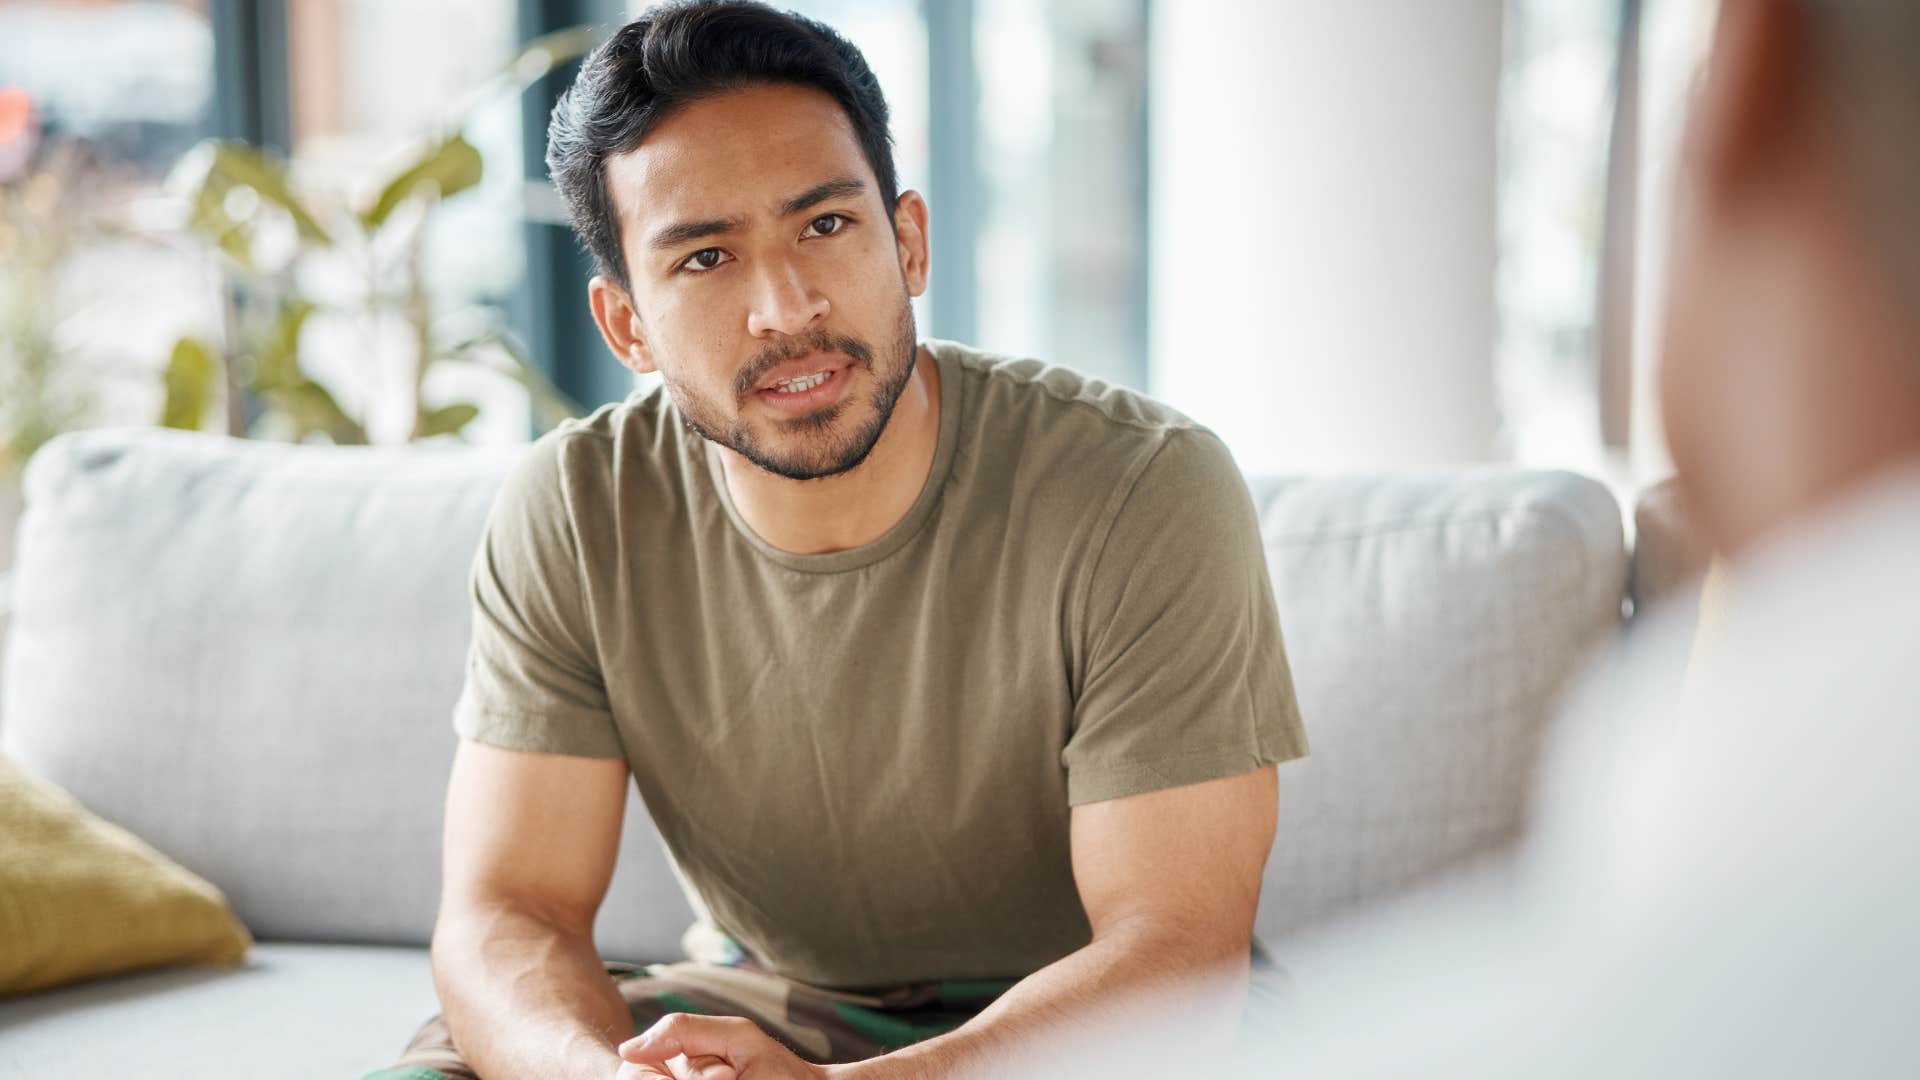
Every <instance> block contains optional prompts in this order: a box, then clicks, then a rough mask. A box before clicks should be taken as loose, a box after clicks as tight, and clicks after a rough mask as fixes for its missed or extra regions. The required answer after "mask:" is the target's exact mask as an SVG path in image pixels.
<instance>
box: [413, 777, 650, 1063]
mask: <svg viewBox="0 0 1920 1080" xmlns="http://www.w3.org/2000/svg"><path fill="white" fill-rule="evenodd" d="M628 776H629V773H628V771H627V765H626V763H625V762H624V761H618V760H602V759H598V758H585V757H569V756H565V755H560V754H533V753H521V752H517V751H512V750H502V749H499V748H496V747H492V746H488V745H485V744H483V743H477V742H473V741H471V740H464V739H463V740H462V741H461V743H460V749H459V752H458V754H457V755H456V756H455V758H454V766H453V776H452V780H451V782H450V783H449V785H448V790H447V821H446V840H445V850H444V853H443V860H442V861H443V869H442V885H441V895H440V917H439V920H438V922H437V923H436V924H435V926H434V931H433V950H432V953H433V981H434V987H435V989H436V990H437V991H438V992H439V995H440V1002H441V1008H442V1012H443V1015H444V1016H445V1018H446V1023H447V1028H448V1031H449V1032H450V1033H451V1034H452V1036H453V1038H454V1041H455V1043H456V1044H457V1045H458V1047H459V1049H460V1052H461V1055H462V1056H463V1057H464V1058H465V1060H466V1061H467V1063H468V1064H469V1065H471V1066H472V1067H473V1069H474V1071H475V1072H476V1073H479V1074H480V1075H482V1076H518V1077H529V1078H531V1077H581V1078H586V1077H595V1078H600V1080H606V1078H610V1077H612V1076H613V1075H614V1074H615V1072H616V1071H617V1070H618V1069H619V1067H620V1057H619V1055H618V1054H617V1053H616V1052H615V1050H614V1048H615V1047H616V1046H618V1045H619V1043H620V1041H621V1040H623V1039H625V1038H627V1037H628V1036H630V1035H632V1034H633V1020H632V1016H631V1014H629V1013H628V1011H627V1007H626V1003H625V1002H624V1001H623V1000H622V999H621V997H620V994H619V992H618V991H616V990H615V989H614V986H613V982H612V980H611V979H609V978H608V977H607V973H606V969H605V968H604V967H602V966H601V963H600V957H599V954H598V953H597V951H596V950H595V948H594V944H593V918H594V915H595V913H596V912H597V911H598V910H599V908H600V902H601V900H602V899H604V898H605V896H606V892H607V884H608V882H609V881H610V880H611V879H612V877H613V867H614V862H615V859H616V858H617V854H618V851H619V845H620V821H621V812H622V810H623V809H624V807H625V804H626V785H627V778H628Z"/></svg>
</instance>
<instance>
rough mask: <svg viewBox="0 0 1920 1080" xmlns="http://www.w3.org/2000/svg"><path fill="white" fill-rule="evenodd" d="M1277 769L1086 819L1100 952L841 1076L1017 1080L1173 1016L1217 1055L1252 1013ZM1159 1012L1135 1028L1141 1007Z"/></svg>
mask: <svg viewBox="0 0 1920 1080" xmlns="http://www.w3.org/2000/svg"><path fill="white" fill-rule="evenodd" d="M1277 805H1278V804H1277V785H1276V777H1275V770H1274V768H1273V766H1271V765H1269V766H1267V767H1266V768H1263V769H1258V770H1255V771H1253V772H1249V773H1245V774H1242V775H1240V776H1233V777H1226V778H1223V779H1219V780H1210V781H1206V782H1204V783H1199V784H1191V785H1186V786H1183V787H1176V788H1168V789H1165V790H1162V791H1155V792H1149V793H1147V794H1144V795H1135V796H1131V797H1128V798H1124V799H1113V800H1109V801H1106V802H1097V803H1089V804H1086V805H1083V806H1079V807H1076V808H1075V809H1074V811H1073V820H1072V845H1073V873H1074V880H1075V882H1076V884H1077V885H1078V887H1079V890H1080V897H1081V901H1082V903H1084V904H1085V905H1086V909H1087V917H1088V919H1089V921H1091V922H1092V924H1093V940H1092V942H1090V943H1089V944H1088V945H1086V946H1085V947H1084V948H1081V949H1079V950H1077V951H1075V952H1073V953H1071V954H1069V955H1067V956H1065V957H1062V958H1061V959H1059V960H1057V961H1055V962H1054V963H1052V964H1049V965H1048V966H1046V967H1044V968H1041V969H1040V970H1039V971H1036V972H1034V973H1033V974H1032V975H1030V976H1028V977H1027V978H1025V979H1022V980H1021V981H1020V982H1019V983H1017V984H1015V985H1014V986H1013V988H1012V989H1010V990H1008V991H1007V992H1006V993H1005V994H1003V995H1001V997H1000V999H999V1000H997V1001H995V1002H994V1003H993V1005H992V1006H990V1007H988V1008H987V1009H985V1010H983V1011H982V1012H981V1013H980V1015H978V1016H976V1017H974V1018H973V1019H972V1020H970V1021H968V1022H967V1023H966V1024H964V1025H962V1026H961V1027H959V1028H958V1029H956V1030H954V1031H952V1032H950V1033H948V1034H946V1035H942V1036H940V1037H938V1038H935V1039H930V1040H928V1041H926V1042H923V1043H920V1044H917V1045H915V1046H911V1047H908V1048H906V1049H904V1050H898V1051H895V1052H894V1053H891V1054H888V1055H886V1056H885V1057H881V1058H875V1059H873V1060H871V1061H868V1062H863V1063H860V1064H857V1065H850V1066H845V1067H843V1068H842V1069H841V1070H839V1071H840V1073H841V1075H842V1076H843V1078H844V1080H908V1078H914V1080H918V1078H921V1077H944V1076H950V1075H954V1074H956V1073H965V1074H969V1075H971V1074H989V1075H990V1074H993V1073H995V1072H1000V1073H1003V1074H1009V1075H1012V1074H1017V1073H1018V1070H1020V1068H1021V1067H1022V1066H1025V1065H1029V1064H1031V1062H1030V1061H1029V1060H1028V1054H1029V1053H1030V1052H1032V1050H1033V1049H1034V1048H1036V1047H1040V1048H1044V1047H1045V1046H1046V1045H1047V1042H1048V1040H1052V1039H1058V1038H1064V1037H1071V1036H1072V1035H1074V1034H1076V1033H1080V1034H1085V1033H1089V1032H1095V1033H1097V1032H1100V1031H1102V1030H1105V1031H1107V1032H1109V1033H1111V1032H1114V1031H1117V1030H1122V1029H1123V1026H1132V1025H1133V1024H1134V1023H1135V1022H1136V1021H1140V1020H1144V1021H1147V1022H1149V1023H1152V1022H1154V1021H1165V1020H1167V1019H1168V1016H1167V1012H1168V1010H1172V1011H1174V1012H1177V1013H1179V1014H1181V1016H1182V1017H1183V1018H1184V1019H1187V1020H1197V1021H1198V1022H1199V1023H1200V1024H1201V1025H1202V1027H1201V1033H1202V1035H1203V1036H1204V1037H1206V1038H1207V1041H1208V1042H1209V1043H1210V1044H1211V1045H1212V1046H1213V1047H1215V1048H1220V1047H1224V1046H1226V1045H1227V1044H1229V1043H1230V1042H1231V1040H1232V1036H1233V1032H1234V1031H1235V1030H1236V1028H1237V1026H1238V1024H1239V1020H1240V1013H1241V1010H1242V1009H1243V1008H1244V1007H1245V1004H1246V994H1247V980H1248V977H1249V970H1248V969H1249V953H1250V951H1251V945H1252V940H1253V922H1254V915H1255V912H1256V910H1257V908H1258V906H1259V899H1260V875H1261V871H1262V870H1263V869H1264V868H1265V867H1266V862H1267V853H1268V851H1269V849H1270V848H1271V847H1272V846H1273V836H1274V819H1275V815H1276V813H1277ZM1150 993H1159V994H1162V995H1170V996H1162V997H1160V998H1159V999H1157V1000H1154V1001H1152V1002H1151V1003H1150V1004H1149V1003H1142V1004H1143V1005H1144V1006H1145V1007H1147V1008H1149V1009H1151V1010H1152V1012H1149V1013H1148V1014H1146V1015H1143V1016H1131V1015H1129V1011H1128V1010H1129V1008H1130V1007H1131V1006H1133V1005H1134V1004H1135V1003H1136V1001H1137V1000H1138V999H1139V997H1140V995H1142V994H1150Z"/></svg>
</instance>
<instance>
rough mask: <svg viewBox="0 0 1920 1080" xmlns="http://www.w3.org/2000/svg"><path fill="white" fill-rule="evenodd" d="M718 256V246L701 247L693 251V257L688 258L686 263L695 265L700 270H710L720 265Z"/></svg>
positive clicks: (719, 254) (719, 252)
mask: <svg viewBox="0 0 1920 1080" xmlns="http://www.w3.org/2000/svg"><path fill="white" fill-rule="evenodd" d="M720 257H721V251H720V249H719V248H702V249H701V250H699V251H696V252H694V253H693V257H692V258H690V259H688V260H687V263H688V265H690V266H696V267H698V268H700V269H702V270H711V269H713V268H714V267H716V266H719V265H720Z"/></svg>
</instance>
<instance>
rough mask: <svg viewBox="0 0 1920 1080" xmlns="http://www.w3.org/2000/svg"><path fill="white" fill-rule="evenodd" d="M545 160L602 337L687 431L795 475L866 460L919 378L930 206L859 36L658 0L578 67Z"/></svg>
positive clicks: (737, 1)
mask: <svg viewBox="0 0 1920 1080" xmlns="http://www.w3.org/2000/svg"><path fill="white" fill-rule="evenodd" d="M547 165H548V169H549V171H550V172H551V173H552V175H553V179H554V183H555V185H556V186H557V187H558V188H559V190H560V193H561V195H562V196H563V198H564V199H565V200H566V203H567V207H568V211H569V213H570V215H571V217H572V220H573V224H574V227H575V229H576V231H577V232H578V233H579V234H580V237H581V239H582V241H583V242H584V243H585V244H586V246H587V248H588V250H589V251H590V252H591V253H592V255H593V257H594V260H595V262H596V264H597V268H598V271H599V272H598V275H597V276H596V277H595V278H594V279H593V282H592V284H591V286H590V289H589V292H590V299H591V303H592V307H593V314H594V319H595V321H596V322H597V323H598V324H599V326H600V330H601V333H602V334H603V336H604V337H605V338H606V341H607V345H608V347H609V348H610V349H612V351H613V353H614V355H615V356H616V357H618V358H619V359H620V361H621V363H623V364H625V365H627V366H628V367H630V368H632V369H633V370H635V371H637V372H652V371H658V372H660V374H661V377H662V378H663V380H664V381H665V383H666V387H667V391H668V393H669V394H670V395H671V396H672V398H673V401H674V404H675V405H676V406H677V407H678V408H679V410H680V412H681V414H682V415H683V416H684V417H685V419H686V421H687V424H688V426H689V427H691V428H693V429H694V430H695V431H697V432H699V433H700V434H701V435H702V436H704V437H705V438H707V439H709V440H711V441H713V442H715V443H717V444H719V445H721V446H724V447H727V448H729V449H731V450H733V451H734V452H736V453H738V454H739V455H741V456H742V457H744V458H745V459H747V460H748V461H750V462H752V463H753V464H755V465H757V466H759V467H760V468H762V469H766V470H767V471H769V472H773V473H776V474H779V475H782V476H787V477H790V478H793V479H811V478H815V477H821V476H830V475H834V474H837V473H841V472H845V471H846V470H848V469H851V468H853V467H854V466H856V465H858V464H859V463H860V462H861V461H862V460H864V459H865V458H866V456H867V454H868V452H869V451H871V449H872V448H873V445H874V444H875V442H877V441H878V440H879V437H880V435H881V433H882V432H883V431H884V430H885V428H886V425H887V420H888V418H889V417H890V416H891V414H892V410H893V406H894V403H895V402H896V401H897V400H898V398H899V395H900V393H901V391H902V389H903V388H904V387H905V386H906V384H907V382H908V380H909V378H910V377H911V375H912V374H913V366H914V360H915V356H916V353H917V346H916V333H915V328H914V323H913V310H912V305H911V298H912V297H913V296H917V295H919V294H920V293H921V292H923V291H924V290H925V288H926V276H927V231H926V230H927V210H926V204H925V202H924V201H922V199H921V198H920V196H919V195H917V194H915V193H913V192H906V193H904V194H903V193H900V192H899V191H898V190H897V181H896V179H895V176H894V166H893V151H892V139H891V136H890V135H889V133H888V129H887V105H886V101H885V100H884V99H883V98H882V96H881V93H880V85H879V82H878V80H877V79H875V77H874V75H873V72H872V70H871V69H870V68H869V67H868V66H867V62H866V60H865V58H864V57H862V56H861V54H860V51H859V50H858V49H857V48H855V47H854V46H853V45H852V44H851V43H849V42H848V41H847V40H846V39H845V38H843V37H841V36H840V35H839V34H837V33H836V32H834V31H833V30H832V29H830V28H828V27H826V26H824V25H822V24H820V23H818V22H814V21H812V20H810V19H806V18H804V17H802V16H799V15H795V14H791V13H786V12H780V11H775V10H773V9H772V8H769V7H766V6H764V5H762V4H758V3H752V2H745V0H717V2H714V0H709V2H700V0H694V2H681V3H671V4H666V5H662V6H659V7H656V8H654V9H652V10H650V11H648V12H647V13H646V14H644V15H642V16H641V17H639V18H637V19H635V20H633V21H632V22H630V23H628V24H627V25H625V26H624V27H622V28H620V30H619V31H617V32H616V33H615V34H614V35H613V36H612V38H611V39H609V40H608V41H607V42H606V43H605V44H603V45H601V46H600V47H599V48H598V49H596V50H594V52H593V53H592V55H590V56H589V57H588V58H587V60H586V61H585V63H584V64H583V66H582V68H581V71H580V74H579V76H578V78H577V79H576V80H575V81H574V84H573V86H572V87H571V88H570V89H569V90H568V91H567V92H566V94H565V95H563V96H562V97H561V99H560V101H559V103H558V104H557V105H556V106H555V108H554V111H553V119H552V124H551V127H550V129H549V132H548V143H547ZM821 373H825V374H827V375H828V379H827V381H826V382H825V383H824V384H822V385H817V386H811V388H809V387H810V384H812V383H813V382H815V381H816V380H817V379H818V378H819V375H820V374H821Z"/></svg>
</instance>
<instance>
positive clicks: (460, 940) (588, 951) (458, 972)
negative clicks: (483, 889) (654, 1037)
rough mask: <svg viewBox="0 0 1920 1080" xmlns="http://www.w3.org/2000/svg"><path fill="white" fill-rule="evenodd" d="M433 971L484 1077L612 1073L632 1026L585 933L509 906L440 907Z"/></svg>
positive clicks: (466, 1051)
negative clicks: (448, 910) (451, 911)
mask: <svg viewBox="0 0 1920 1080" xmlns="http://www.w3.org/2000/svg"><path fill="white" fill-rule="evenodd" d="M433 977H434V985H435V987H436V989H437V990H438V991H439V994H440V1003H441V1010H442V1014H443V1016H444V1017H445V1019H446V1023H447V1029H448V1031H449V1032H450V1033H451V1034H452V1036H453V1039H454V1042H455V1044H456V1045H457V1046H458V1047H459V1050H460V1053H461V1056H462V1058H463V1059H465V1061H466V1062H467V1063H468V1064H469V1065H470V1066H472V1067H473V1070H474V1072H476V1073H478V1074H479V1075H482V1076H520V1077H529V1078H534V1077H539V1078H546V1077H568V1078H572V1077H579V1078H581V1080H586V1078H589V1077H592V1078H597V1080H610V1078H611V1077H612V1076H613V1075H614V1073H615V1072H616V1071H617V1070H618V1069H619V1067H620V1056H619V1054H618V1053H617V1052H616V1051H615V1049H614V1048H615V1047H616V1046H618V1045H619V1044H620V1042H621V1041H622V1040H624V1039H626V1038H628V1037H630V1036H631V1035H632V1034H633V1018H632V1014H631V1013H629V1012H628V1011H627V1006H626V1002H625V1001H624V1000H623V999H622V998H621V997H620V993H619V991H618V990H616V989H615V988H614V985H613V981H612V980H611V979H609V978H608V977H607V972H606V968H605V967H603V966H602V965H601V963H600V958H599V955H598V954H597V953H596V952H595V950H594V947H593V941H592V939H591V938H590V937H585V936H582V935H580V934H578V933H573V932H569V931H567V930H565V929H563V928H561V927H559V926H558V925H556V924H554V923H552V922H549V921H547V920H544V919H541V918H539V917H537V916H535V915H532V914H530V913H528V912H525V911H520V910H516V909H514V908H511V907H507V906H489V907H481V908H472V909H468V910H466V911H463V912H460V913H458V914H455V915H444V914H443V916H442V919H441V924H440V925H439V926H437V927H436V928H435V930H434V936H433Z"/></svg>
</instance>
